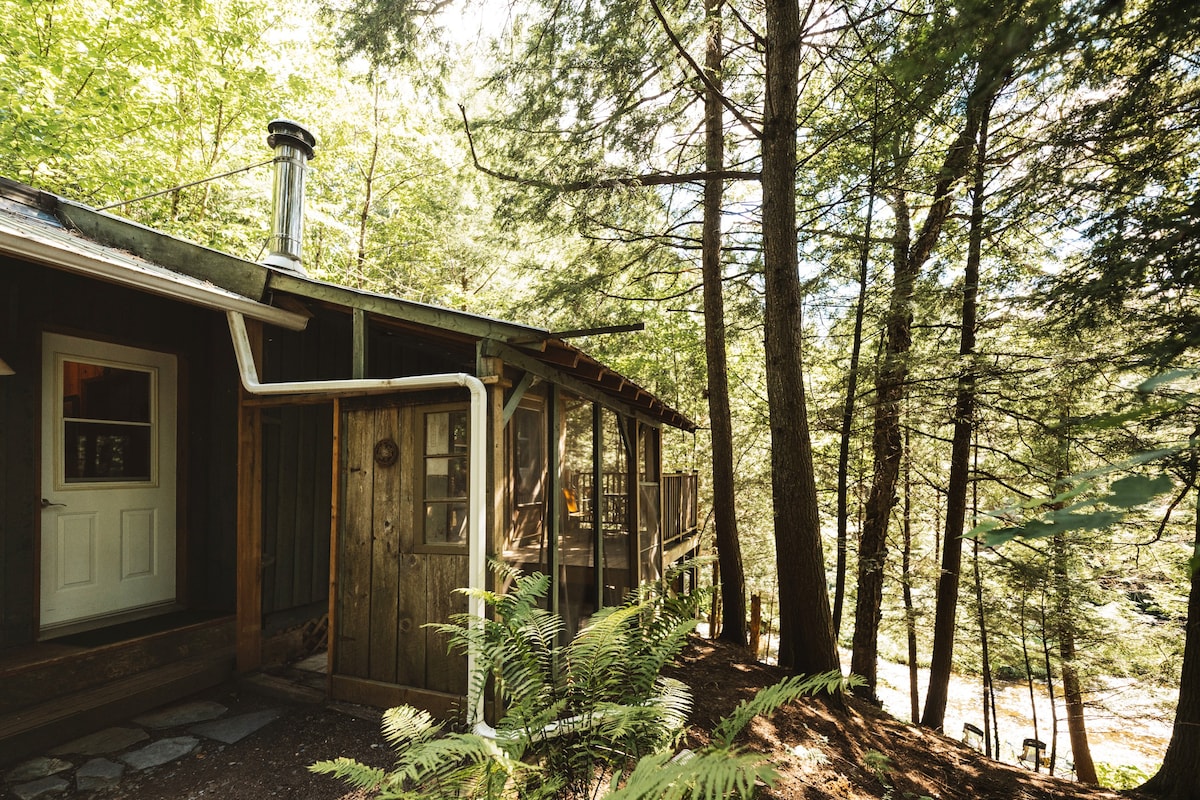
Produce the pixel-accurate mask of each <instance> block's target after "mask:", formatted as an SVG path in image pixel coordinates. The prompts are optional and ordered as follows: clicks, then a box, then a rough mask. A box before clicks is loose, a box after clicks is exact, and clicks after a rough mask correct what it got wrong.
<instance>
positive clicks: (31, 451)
mask: <svg viewBox="0 0 1200 800" xmlns="http://www.w3.org/2000/svg"><path fill="white" fill-rule="evenodd" d="M44 330H53V331H58V332H61V333H67V334H70V335H74V336H82V337H88V338H94V339H99V340H108V341H113V342H117V343H120V344H127V345H131V346H134V347H142V348H146V349H153V350H163V351H168V352H173V353H175V354H177V355H178V357H179V365H180V383H179V404H180V408H179V412H180V416H179V420H180V428H179V430H180V442H179V462H178V468H179V471H180V475H179V479H180V487H181V493H180V505H179V511H180V532H181V537H182V540H181V541H182V543H183V546H184V548H185V550H184V551H183V552H186V553H187V556H188V558H187V570H186V575H185V581H184V583H182V584H181V587H180V588H181V591H182V592H183V593H184V594H183V600H184V601H185V602H186V603H187V604H189V605H191V606H193V607H197V608H206V609H212V610H221V611H225V610H227V611H232V609H233V602H234V593H233V589H234V583H233V574H234V569H233V558H234V542H235V536H236V530H235V527H234V514H233V510H234V502H235V498H236V490H235V489H236V484H235V480H234V477H235V460H234V453H235V450H234V445H235V443H236V430H235V428H234V427H233V422H234V419H235V411H236V397H237V384H236V369H235V365H234V363H233V353H232V348H231V346H230V344H229V332H228V328H227V327H226V324H225V319H224V316H223V315H221V314H219V313H216V312H213V311H207V310H204V309H200V308H197V307H195V306H191V305H188V304H184V303H180V302H176V301H172V300H170V299H166V298H160V297H154V296H150V295H145V294H141V293H139V292H135V291H131V290H129V289H125V288H122V287H118V286H114V285H111V284H107V283H103V282H100V281H95V280H91V279H88V278H84V277H79V276H75V275H71V274H68V273H64V272H60V271H57V270H52V269H46V268H43V267H40V266H36V265H32V264H28V263H25V262H21V261H16V260H11V259H3V258H0V357H3V358H4V360H5V361H6V362H8V363H9V365H10V366H12V367H13V369H14V370H16V373H17V374H16V375H11V376H5V377H0V647H5V646H10V645H16V644H24V643H28V642H30V641H33V640H34V638H35V637H36V632H37V618H36V597H37V586H36V582H35V581H36V575H37V574H38V571H39V564H40V553H39V548H38V530H37V527H38V525H39V524H40V514H41V512H40V509H39V508H38V505H37V504H38V500H39V499H40V497H41V494H40V487H39V467H38V464H39V458H40V453H39V452H38V450H39V448H40V425H41V409H40V407H39V393H40V391H41V388H40V387H41V358H40V354H41V334H42V332H43V331H44Z"/></svg>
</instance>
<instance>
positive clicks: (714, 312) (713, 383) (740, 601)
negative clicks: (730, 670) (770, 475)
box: [701, 0, 746, 647]
mask: <svg viewBox="0 0 1200 800" xmlns="http://www.w3.org/2000/svg"><path fill="white" fill-rule="evenodd" d="M721 5H722V0H705V12H706V14H707V15H708V25H709V29H708V42H707V46H706V49H705V69H706V71H707V72H708V77H709V81H708V84H707V89H706V91H705V99H704V113H705V123H704V124H705V137H704V145H705V169H706V170H707V171H708V172H709V173H710V175H711V174H715V173H718V172H720V170H721V169H722V168H723V166H724V162H725V130H724V128H725V125H724V122H725V116H724V113H723V109H724V106H723V105H722V103H721V98H720V91H721V75H720V70H721V59H722V44H721ZM723 193H724V186H723V182H722V180H721V178H718V177H710V178H708V179H707V180H706V181H705V182H704V223H703V229H702V234H701V236H702V240H701V248H702V252H701V266H702V273H703V279H704V356H705V360H706V361H707V366H708V417H709V425H710V428H711V431H712V481H713V484H712V485H713V523H714V526H715V530H716V542H717V559H718V561H719V562H720V564H721V571H720V575H721V601H722V609H721V611H722V613H721V616H722V617H723V618H724V620H725V625H724V627H723V628H722V629H721V635H720V638H721V639H722V640H723V641H726V642H732V643H734V644H736V645H738V646H740V647H745V646H746V578H745V573H744V571H743V569H742V550H741V543H740V541H739V540H738V529H737V514H736V505H735V503H734V479H733V420H732V414H731V412H730V410H729V378H728V368H727V366H726V354H725V297H724V292H723V287H722V280H721V279H722V272H721V202H722V197H723Z"/></svg>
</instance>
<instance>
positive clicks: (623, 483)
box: [602, 409, 638, 606]
mask: <svg viewBox="0 0 1200 800" xmlns="http://www.w3.org/2000/svg"><path fill="white" fill-rule="evenodd" d="M603 419H604V422H603V441H604V458H603V459H602V463H603V475H604V481H603V482H604V514H603V515H602V518H603V520H604V543H603V550H604V604H605V605H608V606H613V605H618V604H620V603H622V602H624V601H625V598H626V597H628V596H629V593H630V592H631V591H633V589H634V588H636V586H637V581H638V576H637V571H636V569H633V570H631V569H630V564H631V563H636V562H635V561H634V560H633V556H634V554H633V553H632V549H633V537H632V536H631V526H630V519H629V510H630V503H629V448H628V447H627V444H626V442H625V437H624V436H622V434H621V418H620V417H619V416H618V415H617V414H616V413H615V412H613V411H609V410H607V409H605V411H604V417H603Z"/></svg>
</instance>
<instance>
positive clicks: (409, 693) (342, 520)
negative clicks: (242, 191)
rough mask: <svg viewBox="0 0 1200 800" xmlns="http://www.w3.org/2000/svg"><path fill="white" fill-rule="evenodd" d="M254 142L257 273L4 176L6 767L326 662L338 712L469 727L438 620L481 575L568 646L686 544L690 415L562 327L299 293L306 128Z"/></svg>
mask: <svg viewBox="0 0 1200 800" xmlns="http://www.w3.org/2000/svg"><path fill="white" fill-rule="evenodd" d="M269 132H270V136H269V138H268V142H269V145H270V146H271V147H273V148H274V151H275V164H274V200H273V208H272V209H271V214H270V216H271V223H270V230H271V234H270V247H269V249H270V253H271V254H270V256H269V257H268V258H267V259H266V260H265V261H264V262H263V263H255V262H251V261H248V260H244V259H241V258H237V257H235V256H232V255H229V254H226V253H222V252H218V251H215V250H212V249H209V248H205V247H202V246H200V245H197V244H195V243H192V242H189V241H185V240H183V239H180V238H176V237H173V236H170V235H168V234H165V233H163V232H161V231H157V230H154V229H151V228H148V227H145V226H142V225H139V224H137V223H134V222H131V221H129V220H127V219H123V218H120V217H118V216H115V215H112V214H109V213H106V212H104V211H100V210H96V209H94V208H91V207H88V206H86V205H83V204H80V203H76V202H73V201H71V200H70V199H67V198H64V197H59V196H55V195H51V194H48V193H46V192H42V191H38V190H36V189H34V188H32V187H29V186H25V185H22V184H20V183H16V182H13V181H10V180H4V179H0V685H2V686H4V691H3V693H0V762H5V763H11V762H13V761H16V760H17V759H20V758H22V757H25V756H27V755H30V754H34V753H37V752H39V751H40V749H41V748H44V747H47V746H50V745H53V744H56V743H58V742H61V741H65V740H67V739H70V738H74V737H77V736H81V735H84V734H86V733H89V732H91V731H93V730H96V729H98V728H100V727H104V726H107V725H111V724H114V723H115V722H117V721H119V720H121V719H123V718H126V717H130V716H133V715H136V714H138V713H141V712H143V711H145V710H148V709H149V708H152V707H154V706H157V705H160V704H162V703H164V702H168V701H171V700H174V699H177V698H180V697H183V696H186V695H188V694H191V693H193V692H196V691H198V690H200V689H203V688H206V687H208V686H211V685H215V684H217V683H219V682H221V681H223V680H226V679H227V678H229V677H230V676H231V675H232V674H233V673H234V672H235V671H236V672H251V671H254V670H258V669H260V668H261V667H263V666H264V665H265V664H270V663H274V662H280V661H283V660H285V659H288V658H292V657H296V656H297V655H303V654H305V653H306V652H307V651H311V650H315V649H319V648H327V649H328V654H329V658H328V664H329V667H328V680H327V692H328V695H329V696H330V697H332V698H335V699H343V700H348V701H353V702H359V703H366V704H374V705H379V706H388V705H395V704H398V703H412V704H416V705H420V706H423V707H425V708H429V709H431V710H433V711H435V712H438V713H441V714H447V715H448V714H452V713H456V709H457V710H458V713H461V708H460V704H461V701H462V698H463V697H464V695H465V693H466V690H467V675H468V668H469V664H468V660H469V658H470V656H469V654H468V655H467V656H463V655H459V654H451V653H449V652H448V651H447V647H446V643H445V641H444V640H443V639H442V638H441V635H440V634H438V633H437V632H435V631H433V630H431V629H430V628H429V627H427V624H428V623H437V622H444V621H448V620H449V619H450V617H451V615H453V614H456V613H459V612H463V611H468V610H472V611H475V612H477V613H479V612H481V611H482V609H481V608H471V609H468V606H467V599H466V598H465V596H464V595H463V594H462V593H460V592H456V591H455V590H456V589H458V588H460V587H467V586H491V585H492V584H491V582H492V581H494V580H495V577H494V573H493V572H492V571H491V570H490V569H489V568H488V561H489V560H490V559H496V560H499V561H503V562H505V563H508V564H511V565H514V566H516V567H519V568H520V569H522V570H524V571H526V572H532V571H535V570H536V571H541V572H543V573H545V574H548V575H550V576H552V578H553V589H552V591H551V593H550V597H549V598H548V601H547V602H548V604H549V606H550V607H551V608H552V609H553V610H556V611H557V612H559V613H560V614H561V615H562V616H563V618H564V619H565V620H566V623H567V626H568V628H569V629H570V630H575V629H578V627H579V626H580V625H582V624H583V623H584V622H585V621H586V619H587V617H588V615H589V614H591V613H593V612H594V611H595V610H596V609H597V608H598V607H600V606H601V605H608V604H613V603H617V602H619V601H620V600H621V599H622V598H623V597H624V596H625V595H626V593H627V592H628V591H629V590H631V589H632V588H634V587H635V586H636V585H637V584H638V582H639V581H644V580H648V579H654V578H657V577H659V576H661V575H663V574H664V570H665V569H666V568H667V567H668V566H669V565H670V564H672V563H674V562H676V561H679V560H681V559H684V558H687V557H689V556H691V555H694V554H695V553H696V552H697V548H698V538H699V537H698V534H697V508H696V502H697V485H696V483H697V482H696V475H695V473H694V472H693V473H668V472H664V470H663V465H662V458H661V454H662V436H663V433H664V431H666V430H670V429H678V430H682V431H685V432H686V431H692V430H694V429H695V424H694V423H693V422H691V421H690V420H688V419H687V418H686V417H685V416H683V415H682V414H680V413H679V412H678V411H675V410H674V409H672V408H671V407H669V406H668V405H666V404H665V403H664V402H662V401H661V400H660V399H659V398H657V397H655V396H654V395H652V394H651V393H649V392H647V391H646V390H644V389H642V388H641V387H639V386H637V385H636V384H634V383H633V382H631V381H629V380H628V379H626V378H624V377H623V376H621V375H619V374H618V373H616V372H615V371H613V370H612V369H610V368H608V367H606V366H605V365H604V364H602V363H600V362H598V361H597V360H595V359H593V358H591V357H589V356H588V355H587V354H586V353H584V352H582V351H581V350H579V349H578V348H576V347H575V346H573V345H571V344H570V343H569V341H568V339H569V338H570V337H569V336H568V335H567V334H565V333H560V334H556V333H552V332H550V331H547V330H544V329H541V328H538V327H533V326H529V325H521V324H515V323H511V322H505V321H502V320H497V319H492V318H489V317H484V316H478V315H473V314H468V313H464V312H461V311H455V310H451V309H446V308H440V307H435V306H431V305H425V304H421V303H416V302H411V301H408V300H405V299H403V298H398V297H391V296H385V295H381V294H375V293H371V292H365V291H360V290H356V289H351V288H347V287H344V286H338V285H335V284H332V283H328V282H325V281H322V280H317V279H314V278H312V277H309V276H308V275H307V274H306V272H305V270H304V268H303V265H302V261H301V250H300V241H301V238H302V219H303V216H302V215H303V210H302V198H303V183H304V175H305V170H306V168H307V162H308V159H309V158H311V157H312V155H313V148H314V145H315V140H314V139H313V137H312V136H311V134H310V133H309V132H308V131H307V130H305V129H304V128H303V127H302V126H300V125H297V124H296V123H292V122H289V121H286V120H276V121H275V122H272V123H271V125H270V126H269ZM265 216H266V215H264V217H265ZM265 228H266V225H265V224H264V229H265ZM493 588H495V587H493ZM500 588H502V587H500Z"/></svg>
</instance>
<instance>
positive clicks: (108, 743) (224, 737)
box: [2, 700, 284, 800]
mask: <svg viewBox="0 0 1200 800" xmlns="http://www.w3.org/2000/svg"><path fill="white" fill-rule="evenodd" d="M234 711H235V712H236V709H235V710H234ZM283 711H284V709H282V708H266V709H259V710H256V711H250V712H246V713H230V709H229V708H228V707H226V706H224V705H222V704H221V703H217V702H215V701H212V700H193V701H189V702H184V703H180V704H177V705H173V706H167V707H164V708H161V709H158V710H155V711H152V712H150V713H148V714H143V715H142V716H140V717H135V718H134V719H133V720H132V721H130V722H129V723H127V724H125V725H119V726H116V727H112V728H106V729H105V730H102V731H99V732H97V733H93V734H91V735H89V736H84V737H82V738H80V739H76V740H75V741H73V742H68V743H66V744H64V745H62V746H60V747H56V748H54V749H53V750H51V751H50V752H49V753H47V754H46V755H44V756H40V757H38V758H34V759H31V760H29V761H26V762H25V763H23V764H19V765H18V766H17V767H15V768H13V769H11V770H9V771H8V772H6V773H5V774H4V776H3V795H2V796H3V797H5V798H9V797H16V798H19V800H34V798H39V797H47V798H50V797H56V796H60V795H63V794H70V793H74V792H78V793H88V792H96V791H100V790H103V789H110V788H112V787H114V786H117V785H118V784H119V783H120V782H121V778H122V777H124V776H125V775H127V774H129V773H133V772H141V771H142V770H147V769H152V768H154V767H158V766H161V765H163V764H167V763H170V762H172V761H175V760H176V759H180V758H183V757H184V756H186V755H189V754H191V753H192V752H193V751H194V750H196V749H197V748H198V747H200V746H201V744H202V743H203V742H205V741H211V742H218V743H220V744H224V745H230V744H234V743H236V742H239V741H241V740H242V739H244V738H246V737H247V736H249V735H250V734H252V733H254V732H256V731H258V730H261V729H262V728H264V727H266V726H267V725H269V724H271V723H272V722H273V721H275V719H277V718H278V717H279V716H280V715H281V714H282V713H283Z"/></svg>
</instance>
